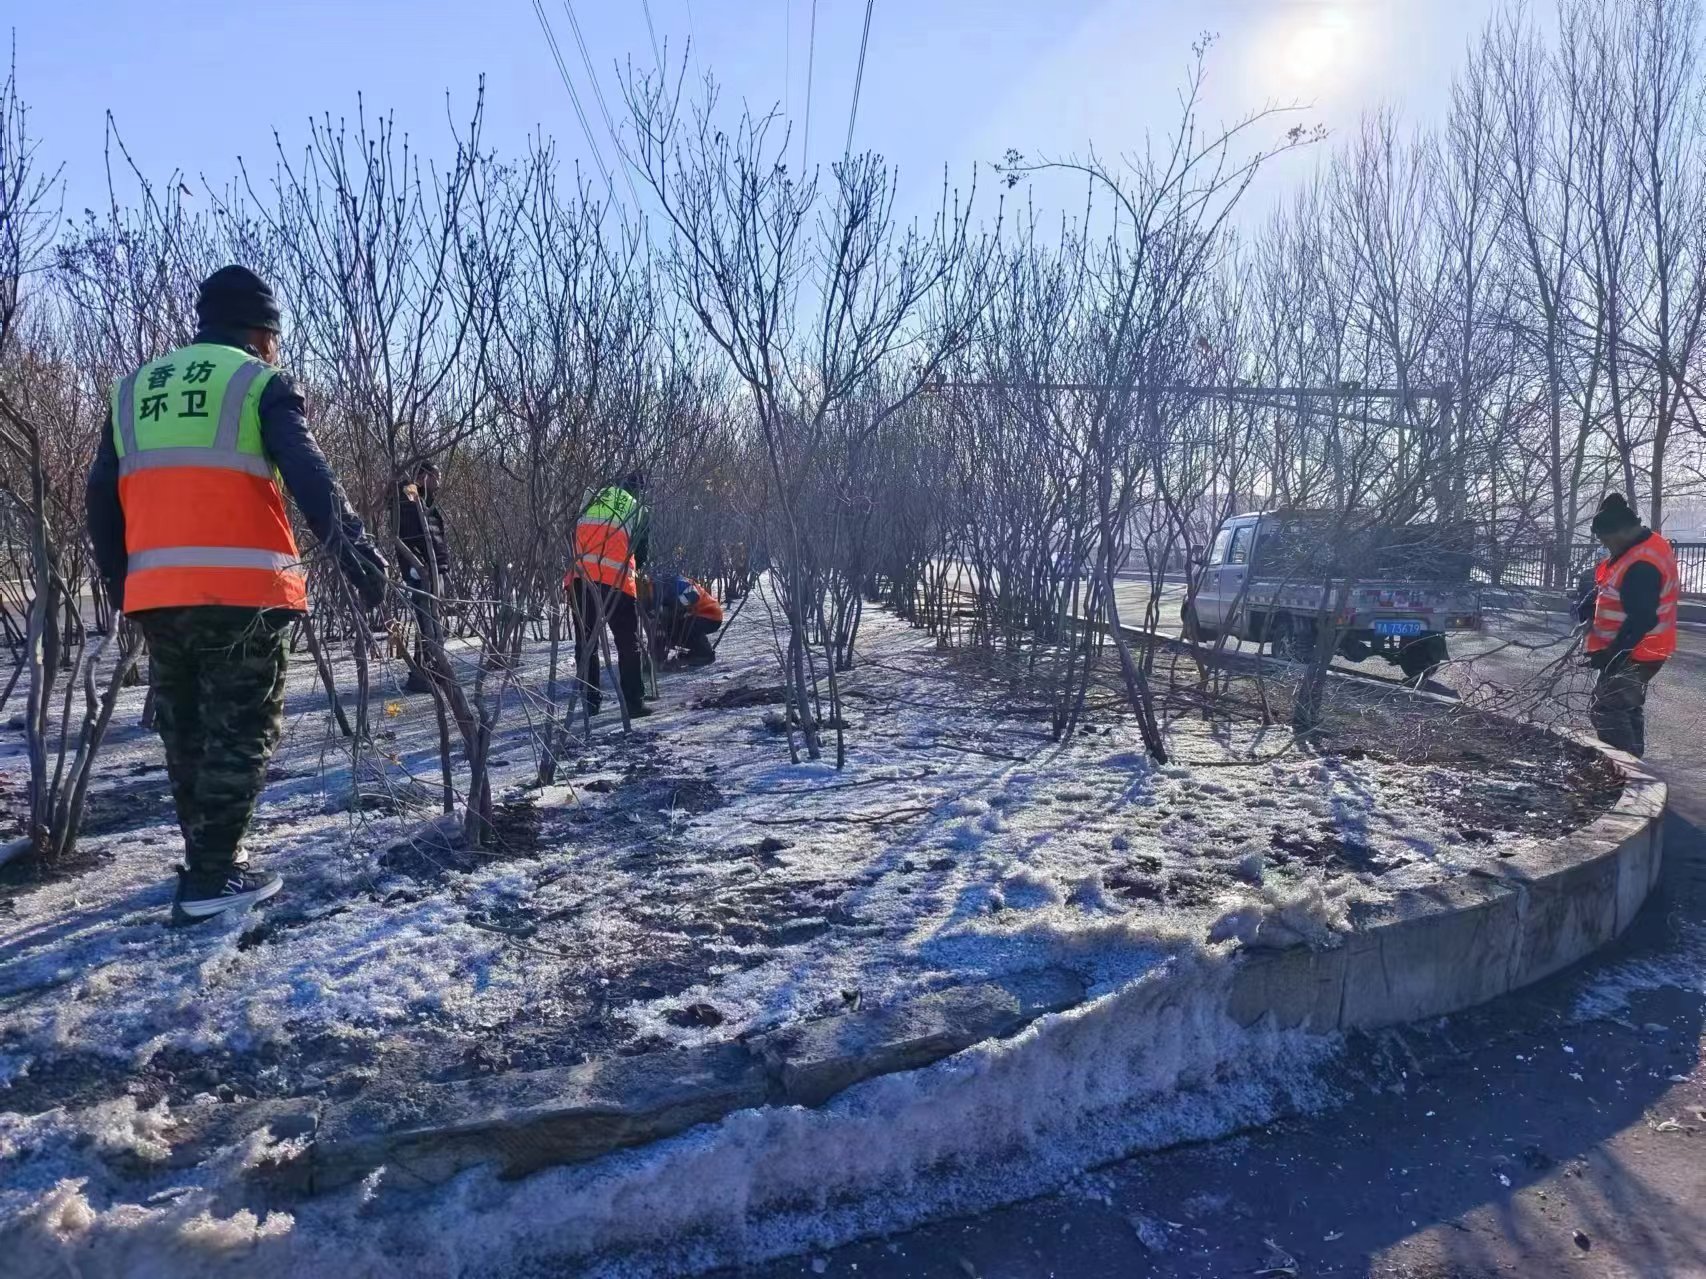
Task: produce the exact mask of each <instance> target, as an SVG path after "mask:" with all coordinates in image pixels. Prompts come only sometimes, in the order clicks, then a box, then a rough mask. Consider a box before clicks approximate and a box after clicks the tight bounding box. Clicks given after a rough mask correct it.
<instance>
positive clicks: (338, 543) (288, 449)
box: [85, 328, 385, 608]
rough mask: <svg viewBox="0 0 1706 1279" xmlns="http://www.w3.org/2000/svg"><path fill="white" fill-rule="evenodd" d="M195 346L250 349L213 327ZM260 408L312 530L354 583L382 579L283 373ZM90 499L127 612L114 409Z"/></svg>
mask: <svg viewBox="0 0 1706 1279" xmlns="http://www.w3.org/2000/svg"><path fill="white" fill-rule="evenodd" d="M195 340H196V341H197V342H211V343H215V344H217V345H219V346H232V347H237V348H238V349H240V350H248V348H247V347H244V346H243V345H242V343H241V342H240V341H239V340H238V338H237V336H236V335H235V334H233V333H229V332H225V331H222V330H219V329H214V328H203V329H201V330H200V331H199V332H198V333H197V334H196V335H195ZM249 353H250V354H251V355H253V354H254V352H253V351H250V352H249ZM259 409H260V417H261V445H262V447H264V448H265V449H266V452H267V459H268V460H269V461H270V462H271V463H272V464H273V465H274V466H275V467H277V468H278V473H279V475H280V476H282V477H283V479H284V487H285V489H286V490H287V491H288V492H289V494H290V496H291V498H292V499H293V500H294V501H295V502H296V506H297V509H298V510H300V511H301V512H302V518H303V520H304V521H305V522H306V523H307V525H308V528H309V531H311V532H312V533H313V534H314V536H315V537H316V538H317V539H318V540H319V541H320V543H321V545H323V546H325V547H327V548H329V549H331V550H333V551H334V552H335V553H336V554H337V556H338V561H339V563H340V565H341V566H342V568H343V570H344V572H346V573H348V574H349V575H350V577H351V578H353V579H354V580H356V581H357V582H359V581H361V580H362V579H363V578H364V577H366V576H369V575H371V574H372V573H373V572H374V570H375V569H377V570H378V571H379V573H380V574H383V573H384V571H385V557H384V556H383V555H381V554H380V553H379V552H378V550H377V549H376V548H375V547H374V545H373V542H372V540H371V539H370V538H369V537H368V536H367V532H366V530H365V529H363V528H362V525H361V519H360V517H359V516H357V515H356V513H355V511H354V510H352V509H351V508H350V504H349V499H348V498H347V497H345V496H344V490H343V486H342V485H340V484H339V483H338V480H337V477H336V476H335V475H333V474H332V468H331V465H330V464H329V463H328V462H327V461H326V455H325V454H324V453H322V452H321V451H320V446H319V444H317V443H316V442H315V440H314V436H313V433H312V432H311V431H309V429H308V415H307V408H306V406H305V405H304V404H303V401H302V394H301V392H299V391H298V390H297V389H296V385H295V383H293V382H292V381H291V380H290V378H289V377H288V376H286V375H285V374H284V373H275V374H274V375H273V376H272V378H271V380H270V381H268V383H267V385H266V388H265V389H264V390H263V391H262V392H261V402H260V405H259ZM85 500H86V502H87V505H88V520H89V540H90V542H91V543H92V544H93V548H94V552H95V567H96V569H97V570H98V571H99V572H100V574H101V577H102V579H103V580H104V581H105V582H106V586H107V591H108V594H109V597H110V598H111V599H112V602H113V606H114V607H115V608H122V607H123V606H124V576H125V570H126V566H127V564H128V562H129V556H128V554H127V553H126V551H125V543H124V507H123V506H122V505H120V503H119V498H118V450H117V448H116V447H115V446H114V444H113V422H112V414H111V412H110V411H109V412H108V414H107V421H106V425H105V426H104V427H103V428H102V429H101V443H100V447H99V448H98V449H97V450H96V452H95V463H94V465H93V466H92V467H90V468H89V481H88V486H87V488H86V490H85Z"/></svg>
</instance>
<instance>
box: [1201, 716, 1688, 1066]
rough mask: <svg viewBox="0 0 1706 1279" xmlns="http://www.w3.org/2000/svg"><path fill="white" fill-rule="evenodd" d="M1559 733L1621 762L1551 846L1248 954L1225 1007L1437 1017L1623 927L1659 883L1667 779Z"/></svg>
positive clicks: (1371, 1021) (1357, 1021)
mask: <svg viewBox="0 0 1706 1279" xmlns="http://www.w3.org/2000/svg"><path fill="white" fill-rule="evenodd" d="M1559 736H1564V737H1568V738H1570V739H1573V740H1575V741H1576V742H1578V743H1580V744H1583V745H1588V746H1591V747H1593V748H1594V749H1597V750H1599V751H1601V752H1603V753H1604V754H1605V755H1607V756H1608V757H1610V758H1611V759H1612V760H1613V762H1615V763H1616V764H1617V765H1618V767H1619V768H1620V769H1621V770H1622V772H1623V775H1624V784H1623V794H1622V795H1621V796H1619V797H1618V800H1617V802H1616V804H1614V805H1613V806H1612V807H1611V809H1610V810H1609V811H1608V812H1605V813H1602V814H1601V815H1600V816H1599V817H1597V818H1595V819H1594V820H1593V821H1592V822H1590V823H1588V824H1587V825H1586V826H1584V827H1582V828H1581V829H1580V830H1577V831H1572V832H1571V833H1570V834H1568V835H1566V836H1564V837H1563V838H1562V839H1561V840H1559V841H1557V842H1556V843H1554V844H1551V845H1548V846H1546V847H1543V848H1538V849H1534V850H1531V851H1529V852H1525V853H1519V854H1517V855H1516V856H1514V857H1511V858H1509V859H1507V860H1501V861H1499V862H1497V863H1495V864H1493V865H1490V866H1488V867H1487V868H1485V869H1484V870H1479V871H1476V872H1474V873H1473V874H1471V875H1469V876H1465V877H1463V878H1462V879H1458V880H1453V881H1450V882H1448V883H1444V884H1439V885H1435V886H1433V887H1430V888H1425V889H1416V890H1411V891H1407V892H1403V893H1400V894H1398V895H1397V897H1395V898H1394V899H1393V900H1392V901H1390V902H1384V903H1381V904H1380V905H1379V906H1378V907H1376V908H1374V909H1372V910H1368V911H1365V912H1362V913H1361V914H1360V917H1355V918H1354V923H1355V925H1356V927H1355V930H1354V931H1353V932H1352V933H1350V935H1349V936H1348V937H1347V939H1346V942H1345V944H1344V945H1343V946H1340V947H1337V948H1335V949H1333V950H1323V951H1309V950H1285V951H1268V952H1264V951H1247V952H1245V954H1244V955H1243V957H1242V959H1241V962H1240V963H1239V966H1238V969H1237V971H1236V973H1235V974H1234V976H1233V984H1232V995H1231V1000H1230V1007H1229V1012H1230V1013H1231V1015H1232V1017H1233V1018H1234V1019H1235V1020H1237V1021H1238V1022H1239V1023H1240V1024H1241V1025H1251V1024H1253V1023H1255V1022H1257V1021H1259V1020H1261V1019H1262V1018H1263V1017H1267V1016H1271V1017H1273V1019H1274V1021H1275V1022H1276V1024H1278V1025H1279V1026H1280V1027H1282V1028H1286V1029H1300V1030H1308V1031H1314V1032H1318V1033H1327V1032H1331V1031H1345V1030H1367V1029H1373V1028H1376V1027H1379V1026H1390V1025H1395V1024H1398V1023H1400V1022H1408V1021H1422V1020H1425V1019H1427V1018H1430V1017H1442V1016H1444V1015H1445V1014H1447V1013H1453V1012H1459V1011H1461V1010H1463V1009H1465V1008H1469V1007H1471V1006H1473V1005H1475V1004H1479V1003H1485V1002H1486V1001H1487V1000H1489V999H1494V998H1496V997H1497V996H1499V995H1504V994H1508V993H1509V992H1511V991H1513V990H1517V989H1520V988H1521V987H1523V986H1526V985H1528V984H1530V983H1531V982H1536V981H1539V980H1540V979H1541V978H1542V977H1546V976H1549V975H1551V974H1552V973H1555V972H1557V971H1558V970H1559V969H1561V968H1565V967H1567V966H1569V965H1570V964H1573V963H1575V962H1576V961H1577V960H1578V959H1581V958H1583V957H1584V956H1586V955H1588V954H1590V953H1592V952H1593V951H1594V950H1596V949H1598V948H1599V947H1600V946H1603V945H1604V944H1605V943H1607V942H1609V941H1611V940H1612V939H1613V938H1615V937H1616V936H1617V935H1618V934H1620V933H1621V932H1622V931H1623V930H1624V929H1625V928H1627V927H1628V926H1629V923H1630V921H1631V920H1633V919H1634V918H1635V914H1636V912H1637V911H1638V910H1639V909H1640V908H1641V904H1642V903H1643V902H1645V901H1646V899H1647V894H1648V893H1649V892H1650V891H1651V890H1652V887H1653V885H1654V884H1656V883H1657V882H1658V878H1659V867H1660V863H1661V860H1662V857H1663V834H1662V831H1663V824H1662V821H1661V819H1662V818H1663V816H1664V810H1665V796H1666V791H1665V784H1664V783H1663V782H1661V781H1659V780H1658V779H1657V778H1656V777H1654V776H1653V775H1652V774H1650V773H1648V772H1647V771H1646V770H1645V769H1643V768H1642V767H1641V765H1640V763H1639V761H1637V760H1636V759H1635V758H1634V757H1633V756H1630V755H1625V754H1623V753H1622V752H1621V751H1614V750H1610V749H1608V748H1606V747H1604V746H1602V745H1600V744H1599V743H1597V742H1592V741H1591V740H1590V739H1588V738H1587V737H1585V736H1584V735H1582V734H1579V733H1560V734H1559Z"/></svg>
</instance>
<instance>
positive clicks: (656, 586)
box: [649, 573, 723, 666]
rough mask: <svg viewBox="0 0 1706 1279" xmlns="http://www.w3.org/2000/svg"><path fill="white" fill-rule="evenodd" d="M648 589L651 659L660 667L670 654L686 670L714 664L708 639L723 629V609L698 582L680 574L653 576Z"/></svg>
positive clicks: (712, 652)
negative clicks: (681, 656)
mask: <svg viewBox="0 0 1706 1279" xmlns="http://www.w3.org/2000/svg"><path fill="white" fill-rule="evenodd" d="M649 585H650V587H651V591H650V595H651V601H650V603H651V618H652V656H653V658H654V660H656V661H657V662H658V663H659V664H660V665H661V664H662V663H663V662H666V661H668V660H669V656H670V654H671V653H673V652H680V653H683V654H685V655H686V658H687V664H688V665H689V666H709V665H710V664H711V663H712V662H714V661H716V660H717V653H716V650H715V649H713V648H712V647H711V636H713V635H715V634H716V633H717V632H718V631H719V630H721V629H722V626H723V606H722V605H721V604H719V603H718V602H717V597H716V596H715V595H712V594H711V592H710V591H708V590H706V589H705V588H704V587H703V586H701V585H700V584H699V583H698V582H695V581H694V580H693V579H692V578H690V577H682V576H681V575H680V574H679V573H654V574H653V575H652V576H651V579H650V581H649Z"/></svg>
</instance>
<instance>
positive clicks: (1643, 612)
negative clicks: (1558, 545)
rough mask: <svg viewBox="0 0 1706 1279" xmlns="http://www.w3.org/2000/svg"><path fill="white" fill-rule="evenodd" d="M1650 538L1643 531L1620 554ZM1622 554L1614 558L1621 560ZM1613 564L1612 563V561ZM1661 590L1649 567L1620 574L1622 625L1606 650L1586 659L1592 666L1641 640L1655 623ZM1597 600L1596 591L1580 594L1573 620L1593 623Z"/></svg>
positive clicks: (1659, 580)
mask: <svg viewBox="0 0 1706 1279" xmlns="http://www.w3.org/2000/svg"><path fill="white" fill-rule="evenodd" d="M1652 535H1653V533H1652V530H1651V529H1643V530H1642V532H1641V536H1640V537H1638V538H1636V539H1635V540H1634V541H1633V542H1631V543H1630V544H1629V549H1628V550H1626V551H1624V552H1623V555H1627V554H1628V553H1629V551H1632V550H1634V549H1635V548H1636V547H1637V546H1639V545H1640V544H1641V543H1642V542H1644V541H1646V540H1647V539H1648V538H1649V537H1651V536H1652ZM1623 555H1619V556H1618V557H1617V558H1618V559H1622V558H1623ZM1613 562H1615V561H1613ZM1663 587H1664V579H1663V578H1662V577H1661V576H1660V575H1659V570H1658V569H1657V568H1655V567H1654V566H1653V565H1651V564H1647V563H1641V564H1632V565H1630V566H1629V569H1628V571H1627V572H1626V573H1624V574H1623V582H1622V585H1621V586H1619V587H1618V589H1617V594H1618V598H1619V599H1620V600H1621V601H1622V604H1623V625H1622V626H1620V627H1618V629H1617V635H1616V637H1615V638H1614V639H1613V640H1612V641H1611V646H1610V647H1609V648H1602V649H1600V650H1599V652H1597V653H1594V654H1593V655H1592V656H1591V657H1590V659H1589V660H1590V661H1592V662H1593V663H1594V665H1596V666H1604V665H1606V664H1607V663H1608V662H1610V661H1611V659H1612V658H1614V657H1616V656H1617V655H1618V654H1620V653H1627V652H1629V651H1630V650H1631V649H1633V648H1634V647H1635V645H1637V644H1639V643H1640V642H1641V640H1642V639H1643V638H1645V636H1646V634H1647V632H1648V631H1650V630H1652V629H1653V628H1654V627H1655V626H1657V625H1658V624H1659V592H1660V591H1661V590H1662V589H1663ZM1598 599H1599V591H1598V590H1595V589H1589V590H1586V591H1584V592H1583V593H1582V595H1581V597H1580V599H1579V600H1578V601H1577V604H1576V617H1577V618H1578V619H1579V620H1580V621H1583V622H1587V621H1592V620H1593V609H1594V604H1595V602H1596V601H1597V600H1598Z"/></svg>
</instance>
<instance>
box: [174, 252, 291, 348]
mask: <svg viewBox="0 0 1706 1279" xmlns="http://www.w3.org/2000/svg"><path fill="white" fill-rule="evenodd" d="M195 313H196V315H197V316H199V317H200V319H201V322H202V323H203V324H207V325H212V326H213V327H214V328H221V329H265V330H266V331H267V332H268V333H277V332H279V331H280V330H281V328H282V326H281V324H280V322H279V321H280V319H281V315H280V312H279V309H278V299H277V298H275V297H274V296H273V291H272V290H271V289H270V288H268V287H267V282H266V281H265V280H263V279H261V277H260V276H258V275H256V274H255V273H254V272H253V271H251V270H249V268H248V267H246V266H222V267H220V268H219V270H217V271H215V272H214V273H213V274H212V275H210V276H208V277H207V279H205V280H203V281H202V282H201V293H200V294H199V295H197V297H196V300H195Z"/></svg>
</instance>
